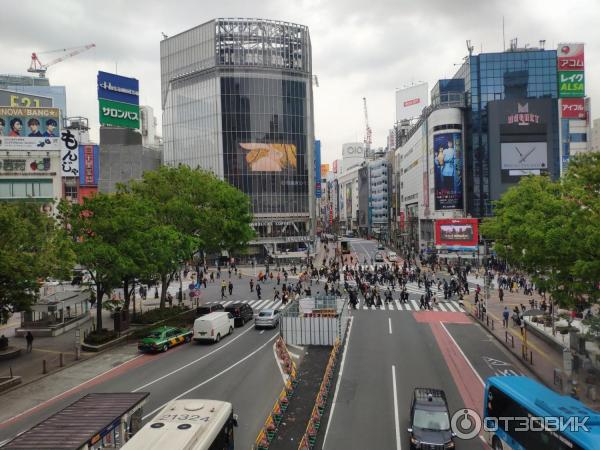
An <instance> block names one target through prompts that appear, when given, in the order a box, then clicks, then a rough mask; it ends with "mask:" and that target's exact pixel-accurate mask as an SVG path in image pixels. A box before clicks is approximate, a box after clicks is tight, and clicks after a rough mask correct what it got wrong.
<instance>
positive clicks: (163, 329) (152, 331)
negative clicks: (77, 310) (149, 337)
mask: <svg viewBox="0 0 600 450" xmlns="http://www.w3.org/2000/svg"><path fill="white" fill-rule="evenodd" d="M169 330H175V327H168V326H166V325H163V326H162V327H157V328H152V329H151V330H150V331H149V333H154V332H155V331H160V332H162V331H169Z"/></svg>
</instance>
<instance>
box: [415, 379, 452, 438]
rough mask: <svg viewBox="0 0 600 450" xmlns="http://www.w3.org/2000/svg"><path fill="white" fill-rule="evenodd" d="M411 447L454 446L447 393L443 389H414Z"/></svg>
mask: <svg viewBox="0 0 600 450" xmlns="http://www.w3.org/2000/svg"><path fill="white" fill-rule="evenodd" d="M409 421H410V427H409V428H408V434H409V437H410V448H411V449H419V448H440V449H441V448H444V449H446V448H454V441H453V437H454V435H453V434H452V430H451V429H450V414H449V413H448V402H447V401H446V394H445V393H444V391H443V390H441V389H432V388H424V387H418V388H415V390H414V391H413V397H412V401H411V404H410V415H409Z"/></svg>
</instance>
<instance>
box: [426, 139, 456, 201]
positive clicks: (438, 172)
mask: <svg viewBox="0 0 600 450" xmlns="http://www.w3.org/2000/svg"><path fill="white" fill-rule="evenodd" d="M462 161H463V156H462V133H456V132H455V133H441V134H437V135H434V136H433V167H434V173H435V176H434V192H435V209H436V210H445V209H463V168H462Z"/></svg>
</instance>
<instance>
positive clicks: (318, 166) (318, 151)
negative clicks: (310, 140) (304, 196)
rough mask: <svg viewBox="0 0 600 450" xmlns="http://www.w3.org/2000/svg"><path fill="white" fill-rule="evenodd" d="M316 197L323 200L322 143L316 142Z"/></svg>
mask: <svg viewBox="0 0 600 450" xmlns="http://www.w3.org/2000/svg"><path fill="white" fill-rule="evenodd" d="M315 196H316V197H317V198H321V141H315Z"/></svg>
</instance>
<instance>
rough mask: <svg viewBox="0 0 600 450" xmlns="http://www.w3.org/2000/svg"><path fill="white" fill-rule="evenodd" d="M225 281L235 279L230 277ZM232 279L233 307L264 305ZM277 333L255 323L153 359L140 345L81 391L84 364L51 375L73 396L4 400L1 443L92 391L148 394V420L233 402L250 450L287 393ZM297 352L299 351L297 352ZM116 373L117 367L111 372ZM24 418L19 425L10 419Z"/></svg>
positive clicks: (240, 435)
mask: <svg viewBox="0 0 600 450" xmlns="http://www.w3.org/2000/svg"><path fill="white" fill-rule="evenodd" d="M225 277H226V279H228V278H227V273H226V272H225ZM232 280H233V282H234V285H235V287H234V295H233V296H228V297H227V298H226V299H225V302H226V303H229V302H232V301H234V300H246V301H247V300H249V299H251V298H253V299H256V296H255V294H254V295H253V296H250V293H249V287H248V279H247V278H242V279H238V278H232ZM274 284H276V283H273V282H271V283H266V284H265V285H264V286H263V301H261V304H262V305H263V306H268V305H275V302H273V301H272V300H264V299H265V298H267V299H268V298H269V297H270V298H271V299H272V298H273V295H272V286H273V285H274ZM269 294H270V295H269ZM219 299H220V287H219V285H218V283H217V282H215V283H213V284H212V285H211V284H209V288H208V289H207V290H206V291H204V295H203V297H202V300H203V302H204V301H208V300H219ZM276 335H277V331H276V330H264V331H263V330H261V331H258V330H255V329H254V327H253V325H252V323H248V324H246V325H245V326H244V327H240V328H236V329H235V332H234V334H233V335H232V336H228V337H226V338H224V339H223V340H222V341H221V342H220V343H218V344H214V345H209V344H195V343H192V344H186V345H181V346H178V347H175V348H172V349H170V350H169V351H168V352H166V353H162V354H153V355H138V354H137V352H136V349H135V347H134V346H131V347H132V348H131V349H130V350H131V351H130V356H129V357H128V358H126V359H129V360H128V361H127V362H125V363H124V364H123V365H121V366H119V367H117V368H116V369H113V370H111V371H109V372H108V373H105V374H104V375H101V376H100V377H98V378H95V379H93V380H92V381H89V382H86V381H85V379H81V380H80V381H81V383H79V382H78V383H76V384H73V385H69V384H68V382H69V380H70V378H73V379H76V378H77V377H78V376H79V374H78V373H77V370H78V366H77V365H76V366H73V367H70V368H68V369H66V370H65V371H63V372H59V373H57V374H54V375H51V376H50V377H54V378H53V379H54V380H57V383H64V387H65V390H67V388H68V389H71V390H69V392H68V393H67V394H63V395H59V396H58V397H57V398H54V399H51V400H49V399H50V396H51V394H48V395H45V393H44V392H40V390H38V389H36V386H37V385H36V384H32V385H28V386H24V387H23V388H20V389H17V390H15V391H11V392H8V393H6V394H4V395H2V396H0V401H1V402H2V404H3V405H10V409H6V410H4V414H2V415H1V417H2V418H0V421H1V420H5V422H3V423H0V443H1V442H3V441H5V440H7V439H9V438H12V437H14V436H15V435H16V434H18V433H20V432H22V431H24V430H27V429H29V428H30V427H32V426H33V425H35V424H37V423H38V422H40V421H42V420H44V419H45V418H47V417H49V416H50V415H51V414H53V413H55V412H56V411H58V410H60V409H62V408H63V407H64V406H66V405H68V404H69V403H71V402H73V401H74V400H76V399H77V398H79V397H81V396H82V395H85V394H87V393H90V392H129V391H142V392H149V393H150V397H149V399H148V402H147V404H146V406H145V408H144V414H145V420H148V419H149V418H150V417H152V416H153V415H154V414H155V413H156V412H157V410H158V409H159V408H161V407H162V406H163V405H164V404H165V403H166V402H168V401H169V400H171V399H174V398H211V399H219V400H226V401H230V402H232V403H233V405H234V409H235V412H236V413H237V414H238V415H239V426H238V428H237V429H236V442H237V443H238V444H239V447H240V448H249V447H250V446H251V445H252V444H253V443H254V440H255V438H256V436H257V434H258V431H259V430H260V427H261V426H262V424H263V422H264V420H265V419H266V417H267V415H268V414H269V412H270V410H271V408H272V406H273V402H274V401H275V398H276V397H277V395H278V394H279V393H280V392H281V389H282V388H283V377H282V374H281V371H280V369H279V367H278V366H277V363H276V360H275V355H274V351H273V343H274V340H275V337H276ZM126 350H128V349H121V350H119V351H121V352H124V351H126ZM295 352H296V353H298V351H297V350H295ZM92 361H93V360H90V361H87V362H86V364H90V363H91V362H92ZM109 369H112V367H107V370H109ZM47 378H48V377H47ZM46 381H48V382H49V381H50V380H46ZM48 391H50V389H48ZM59 392H62V390H61V391H59ZM53 393H54V392H53ZM26 396H29V397H31V398H30V401H29V403H27V402H26V401H25V399H24V398H23V397H26ZM46 397H47V398H46ZM48 400H49V401H48ZM29 407H33V409H30V408H29ZM28 409H29V411H27V410H28ZM23 412H25V413H24V414H23V415H20V416H18V417H17V418H16V419H13V420H7V419H8V418H10V417H11V416H16V415H18V414H21V413H23Z"/></svg>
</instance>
